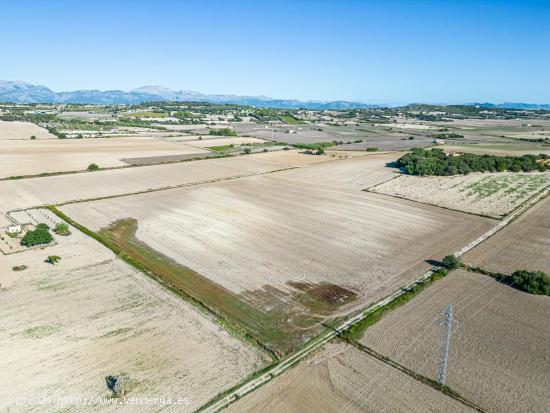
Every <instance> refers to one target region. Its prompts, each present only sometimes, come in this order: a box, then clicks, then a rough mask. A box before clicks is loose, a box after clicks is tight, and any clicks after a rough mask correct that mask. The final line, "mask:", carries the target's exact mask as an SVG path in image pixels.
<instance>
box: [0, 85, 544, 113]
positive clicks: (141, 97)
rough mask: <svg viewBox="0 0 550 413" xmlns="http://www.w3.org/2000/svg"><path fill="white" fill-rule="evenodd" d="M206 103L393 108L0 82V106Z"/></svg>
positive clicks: (528, 107) (529, 106)
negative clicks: (60, 88) (56, 88)
mask: <svg viewBox="0 0 550 413" xmlns="http://www.w3.org/2000/svg"><path fill="white" fill-rule="evenodd" d="M161 101H162V102H169V101H170V102H209V103H233V104H238V105H248V106H256V107H265V108H276V109H298V108H304V109H313V110H322V109H355V108H377V107H391V106H396V105H395V104H368V103H361V102H350V101H345V100H336V101H330V102H324V101H313V100H308V101H300V100H295V99H274V98H270V97H267V96H239V95H205V94H203V93H200V92H196V91H194V90H172V89H169V88H167V87H164V86H143V87H140V88H137V89H132V90H129V91H124V90H74V91H71V92H54V91H53V90H51V89H49V88H47V87H46V86H41V85H33V84H30V83H26V82H21V81H16V82H13V81H2V80H0V102H12V103H90V104H104V105H110V104H137V103H143V102H161ZM470 105H471V106H479V107H482V108H487V109H493V108H498V109H523V110H540V109H545V110H550V104H536V103H516V102H504V103H489V102H486V103H472V104H470Z"/></svg>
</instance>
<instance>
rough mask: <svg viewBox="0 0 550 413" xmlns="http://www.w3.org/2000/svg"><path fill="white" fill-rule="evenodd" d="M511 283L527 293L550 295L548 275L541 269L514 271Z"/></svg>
mask: <svg viewBox="0 0 550 413" xmlns="http://www.w3.org/2000/svg"><path fill="white" fill-rule="evenodd" d="M511 284H513V285H514V287H516V288H517V289H519V290H522V291H525V292H527V293H529V294H538V295H548V296H550V276H549V275H547V274H545V273H544V272H542V271H526V270H520V271H514V272H513V273H512V279H511Z"/></svg>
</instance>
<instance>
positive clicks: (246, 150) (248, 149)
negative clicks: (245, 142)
mask: <svg viewBox="0 0 550 413" xmlns="http://www.w3.org/2000/svg"><path fill="white" fill-rule="evenodd" d="M250 152H252V149H250V148H244V153H246V154H249V153H250Z"/></svg>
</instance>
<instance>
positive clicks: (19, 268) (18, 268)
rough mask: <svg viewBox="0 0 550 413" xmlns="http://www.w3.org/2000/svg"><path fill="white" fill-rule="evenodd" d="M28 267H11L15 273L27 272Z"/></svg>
mask: <svg viewBox="0 0 550 413" xmlns="http://www.w3.org/2000/svg"><path fill="white" fill-rule="evenodd" d="M27 268H28V267H27V266H26V265H16V266H15V267H11V269H12V270H13V271H25V270H26V269H27Z"/></svg>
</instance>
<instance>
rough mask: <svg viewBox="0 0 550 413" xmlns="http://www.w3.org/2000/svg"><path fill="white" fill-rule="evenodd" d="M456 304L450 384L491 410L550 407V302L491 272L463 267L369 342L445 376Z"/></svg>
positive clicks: (390, 318)
mask: <svg viewBox="0 0 550 413" xmlns="http://www.w3.org/2000/svg"><path fill="white" fill-rule="evenodd" d="M449 304H453V308H454V315H455V319H456V320H458V321H459V322H460V327H459V329H458V330H456V331H454V332H453V333H452V338H451V346H450V352H449V362H448V370H447V381H446V384H447V385H448V386H449V387H450V388H451V389H453V390H454V391H457V392H458V393H460V394H461V395H462V396H464V397H466V398H467V399H469V400H471V401H473V402H474V403H477V404H478V405H480V406H481V407H482V408H484V409H486V410H487V411H490V412H520V411H521V412H527V411H529V412H541V413H542V412H546V411H548V406H549V405H550V394H549V393H548V385H549V384H550V370H549V369H548V360H550V347H549V346H548V337H550V318H549V317H548V314H549V311H550V300H549V299H548V297H544V296H534V295H530V294H527V293H524V292H521V291H518V290H515V289H513V288H511V287H509V286H506V285H503V284H500V283H498V282H497V281H495V280H494V279H493V278H490V277H487V276H485V275H481V274H476V273H469V272H466V271H462V270H459V271H455V272H453V273H451V274H450V275H449V276H448V277H447V278H445V279H443V280H441V281H438V282H437V283H436V284H434V285H433V286H431V287H430V288H428V289H427V290H425V291H424V292H422V293H421V294H420V295H419V296H417V297H416V298H414V299H413V300H412V301H410V302H409V303H407V304H405V305H404V306H402V307H400V308H398V309H396V310H394V311H392V312H390V313H388V314H387V315H385V316H384V317H383V318H382V320H381V321H379V322H378V323H377V324H375V325H374V326H372V327H369V328H368V329H367V331H366V334H365V336H364V337H363V339H362V342H363V344H365V345H366V346H368V347H371V348H372V349H374V350H375V351H377V352H379V353H381V354H383V355H385V356H387V357H389V358H391V359H393V360H394V361H397V362H398V363H401V364H402V365H404V366H406V367H408V368H410V369H412V370H414V371H416V372H418V373H420V374H422V375H424V376H427V377H428V378H431V379H434V380H436V379H437V375H438V363H439V357H440V351H441V338H442V326H441V324H440V322H439V321H440V320H441V319H442V317H441V314H442V310H443V309H444V308H445V307H446V306H447V305H449Z"/></svg>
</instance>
